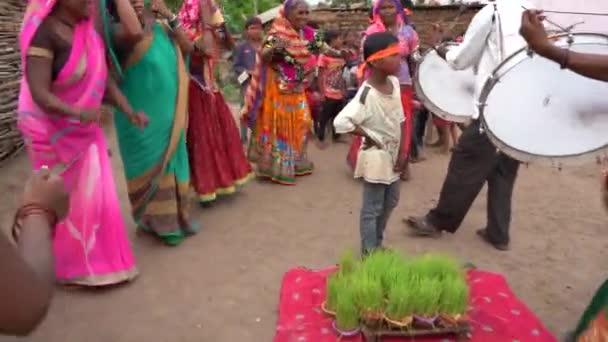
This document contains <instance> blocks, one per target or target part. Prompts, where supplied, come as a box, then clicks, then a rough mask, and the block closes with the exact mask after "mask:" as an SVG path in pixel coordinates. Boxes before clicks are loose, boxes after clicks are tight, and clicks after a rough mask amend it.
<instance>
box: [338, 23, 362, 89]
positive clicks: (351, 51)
mask: <svg viewBox="0 0 608 342" xmlns="http://www.w3.org/2000/svg"><path fill="white" fill-rule="evenodd" d="M360 43H361V37H360V35H359V34H358V33H357V32H355V31H348V32H347V33H346V34H344V50H345V51H346V52H347V53H348V58H347V59H346V68H344V72H343V74H342V77H343V78H344V82H345V83H346V99H345V100H346V101H350V100H351V99H352V98H353V97H354V96H355V94H356V93H357V90H358V89H359V81H358V79H357V67H358V66H359V64H360V63H361V53H360V50H361V48H360V46H359V44H360Z"/></svg>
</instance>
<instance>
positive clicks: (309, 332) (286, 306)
mask: <svg viewBox="0 0 608 342" xmlns="http://www.w3.org/2000/svg"><path fill="white" fill-rule="evenodd" d="M335 270H336V268H335V267H331V268H327V269H323V270H318V271H312V270H308V269H304V268H295V269H292V270H290V271H289V272H287V274H285V276H284V278H283V285H282V287H281V297H280V303H279V318H278V321H277V328H276V334H275V337H274V342H337V341H338V340H339V341H342V342H363V341H364V338H363V337H361V336H356V337H350V338H341V339H338V337H337V336H336V333H335V332H334V330H333V328H332V327H331V323H332V319H331V318H329V317H327V316H326V315H324V314H323V313H322V311H321V309H320V306H321V303H322V302H323V300H324V299H325V283H326V279H327V275H328V274H331V273H332V272H333V271H335ZM467 278H468V282H469V286H470V288H471V300H470V301H471V307H472V309H471V311H470V313H469V315H470V321H471V323H472V331H471V336H470V339H469V340H468V341H471V342H516V341H517V342H557V339H556V338H555V337H554V336H553V335H551V333H550V332H549V331H548V330H547V329H546V328H545V327H544V326H543V324H542V323H541V322H540V320H539V319H538V318H537V317H536V316H535V315H534V314H533V313H532V312H531V311H530V310H529V309H528V308H527V307H526V305H525V304H523V303H522V302H521V301H520V300H519V299H518V298H517V297H516V296H515V295H514V294H513V293H512V292H511V290H510V289H509V285H508V284H507V282H506V280H505V278H504V277H503V276H502V275H500V274H496V273H490V272H483V271H479V270H471V271H469V272H468V275H467ZM382 341H384V342H405V341H414V339H407V338H401V339H395V338H391V339H389V338H386V339H382ZM415 341H416V342H453V341H455V339H454V337H450V336H442V337H434V338H416V339H415Z"/></svg>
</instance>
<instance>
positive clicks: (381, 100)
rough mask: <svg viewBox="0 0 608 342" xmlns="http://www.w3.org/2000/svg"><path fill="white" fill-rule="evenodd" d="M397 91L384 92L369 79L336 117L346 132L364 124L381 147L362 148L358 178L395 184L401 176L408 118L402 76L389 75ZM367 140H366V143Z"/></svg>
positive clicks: (340, 131)
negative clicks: (403, 130)
mask: <svg viewBox="0 0 608 342" xmlns="http://www.w3.org/2000/svg"><path fill="white" fill-rule="evenodd" d="M389 80H390V81H391V83H392V84H393V93H392V94H390V95H387V94H383V93H381V92H379V91H378V90H376V89H375V88H374V87H372V86H371V85H369V83H367V81H366V82H363V85H361V87H360V88H359V91H357V95H355V97H354V98H353V99H352V100H351V101H350V102H349V103H348V104H347V105H346V106H345V107H344V109H342V111H341V112H340V113H339V114H338V116H337V117H336V119H335V120H334V127H335V128H336V133H338V134H346V133H350V132H352V131H354V130H355V128H357V127H360V128H361V129H362V130H363V131H364V132H365V134H367V135H368V136H369V137H370V138H372V139H373V140H374V141H375V142H376V143H377V144H378V145H379V146H380V147H379V148H377V147H372V148H369V149H366V150H364V149H361V150H359V155H358V157H357V165H356V167H355V178H363V179H365V181H366V182H369V183H379V184H392V183H393V182H395V181H397V180H398V179H399V176H400V175H399V173H396V172H395V171H394V167H395V164H396V163H397V159H398V158H399V147H400V144H401V126H402V123H403V122H404V121H405V115H404V114H403V106H402V104H401V91H400V87H399V79H398V78H397V77H395V76H389ZM363 145H364V144H362V147H363Z"/></svg>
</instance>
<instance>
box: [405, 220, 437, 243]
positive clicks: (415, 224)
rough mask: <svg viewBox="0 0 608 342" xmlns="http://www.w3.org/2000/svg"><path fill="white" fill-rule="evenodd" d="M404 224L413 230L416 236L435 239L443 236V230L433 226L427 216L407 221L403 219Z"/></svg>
mask: <svg viewBox="0 0 608 342" xmlns="http://www.w3.org/2000/svg"><path fill="white" fill-rule="evenodd" d="M403 222H404V223H405V224H407V225H408V226H409V227H410V228H411V229H412V233H413V235H414V236H419V237H434V238H437V237H440V236H441V230H440V229H439V228H437V227H435V226H434V225H433V224H431V223H430V222H429V220H428V219H427V218H426V216H422V217H414V216H410V217H408V218H407V219H403Z"/></svg>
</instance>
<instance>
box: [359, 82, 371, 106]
mask: <svg viewBox="0 0 608 342" xmlns="http://www.w3.org/2000/svg"><path fill="white" fill-rule="evenodd" d="M371 89H372V88H371V87H370V86H368V85H366V86H365V87H364V88H363V90H362V91H361V96H359V102H361V104H362V105H364V104H365V100H366V99H367V95H368V94H369V91H370V90H371Z"/></svg>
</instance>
